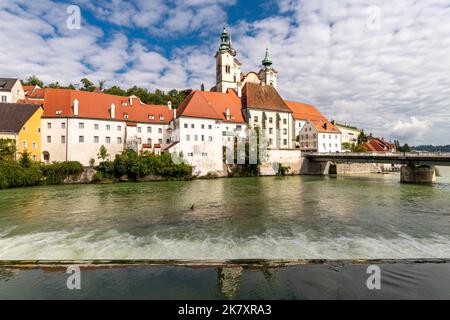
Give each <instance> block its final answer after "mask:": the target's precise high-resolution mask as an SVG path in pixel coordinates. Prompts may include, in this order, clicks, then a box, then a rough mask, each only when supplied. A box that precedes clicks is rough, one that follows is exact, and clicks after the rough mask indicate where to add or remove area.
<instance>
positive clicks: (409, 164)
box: [304, 152, 450, 183]
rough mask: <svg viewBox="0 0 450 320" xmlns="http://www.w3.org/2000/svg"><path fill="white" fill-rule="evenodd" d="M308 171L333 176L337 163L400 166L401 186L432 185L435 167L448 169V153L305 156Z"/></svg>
mask: <svg viewBox="0 0 450 320" xmlns="http://www.w3.org/2000/svg"><path fill="white" fill-rule="evenodd" d="M304 157H305V159H306V160H307V161H308V162H309V164H310V168H309V169H310V171H311V172H318V173H319V174H327V173H336V172H337V171H336V165H337V164H339V163H382V164H397V165H402V168H401V175H400V177H401V178H400V180H401V182H404V183H433V182H435V181H436V170H435V166H450V153H441V152H436V153H428V152H426V153H425V152H424V153H421V152H382V153H375V152H374V153H318V152H312V153H306V154H304Z"/></svg>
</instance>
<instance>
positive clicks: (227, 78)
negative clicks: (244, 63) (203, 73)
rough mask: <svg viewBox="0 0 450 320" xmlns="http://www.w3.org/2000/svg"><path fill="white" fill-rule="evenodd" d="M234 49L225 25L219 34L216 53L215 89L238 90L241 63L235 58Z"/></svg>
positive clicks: (219, 90)
mask: <svg viewBox="0 0 450 320" xmlns="http://www.w3.org/2000/svg"><path fill="white" fill-rule="evenodd" d="M235 57H236V50H234V49H233V47H232V44H231V36H228V32H227V29H226V27H223V32H222V35H221V36H220V47H219V50H217V53H216V90H217V92H223V93H226V92H227V90H228V89H234V90H236V91H238V87H239V83H240V80H241V63H240V62H239V61H238V60H237V59H236V58H235Z"/></svg>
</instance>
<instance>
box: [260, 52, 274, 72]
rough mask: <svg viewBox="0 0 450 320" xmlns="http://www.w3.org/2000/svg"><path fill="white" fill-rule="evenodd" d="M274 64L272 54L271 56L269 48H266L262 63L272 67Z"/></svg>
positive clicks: (266, 66)
mask: <svg viewBox="0 0 450 320" xmlns="http://www.w3.org/2000/svg"><path fill="white" fill-rule="evenodd" d="M272 64H273V62H272V59H270V56H269V48H266V55H265V57H264V59H263V61H262V65H263V66H264V67H265V68H270V67H272Z"/></svg>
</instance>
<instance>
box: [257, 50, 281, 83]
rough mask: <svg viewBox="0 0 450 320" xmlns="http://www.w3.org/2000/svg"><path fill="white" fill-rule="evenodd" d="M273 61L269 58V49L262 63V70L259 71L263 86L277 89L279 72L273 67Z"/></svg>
mask: <svg viewBox="0 0 450 320" xmlns="http://www.w3.org/2000/svg"><path fill="white" fill-rule="evenodd" d="M272 64H273V62H272V59H270V56H269V49H266V55H265V56H264V59H263V61H262V66H263V67H262V69H261V70H260V71H259V78H260V79H261V82H262V85H263V86H269V85H270V86H273V87H274V88H275V89H277V86H278V84H277V78H278V71H276V70H275V69H274V68H273V67H272Z"/></svg>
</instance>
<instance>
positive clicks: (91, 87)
mask: <svg viewBox="0 0 450 320" xmlns="http://www.w3.org/2000/svg"><path fill="white" fill-rule="evenodd" d="M80 82H81V84H82V85H83V87H82V88H81V91H90V92H92V91H94V89H95V86H94V84H93V83H92V82H91V81H90V80H89V79H87V78H83V79H81V80H80Z"/></svg>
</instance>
